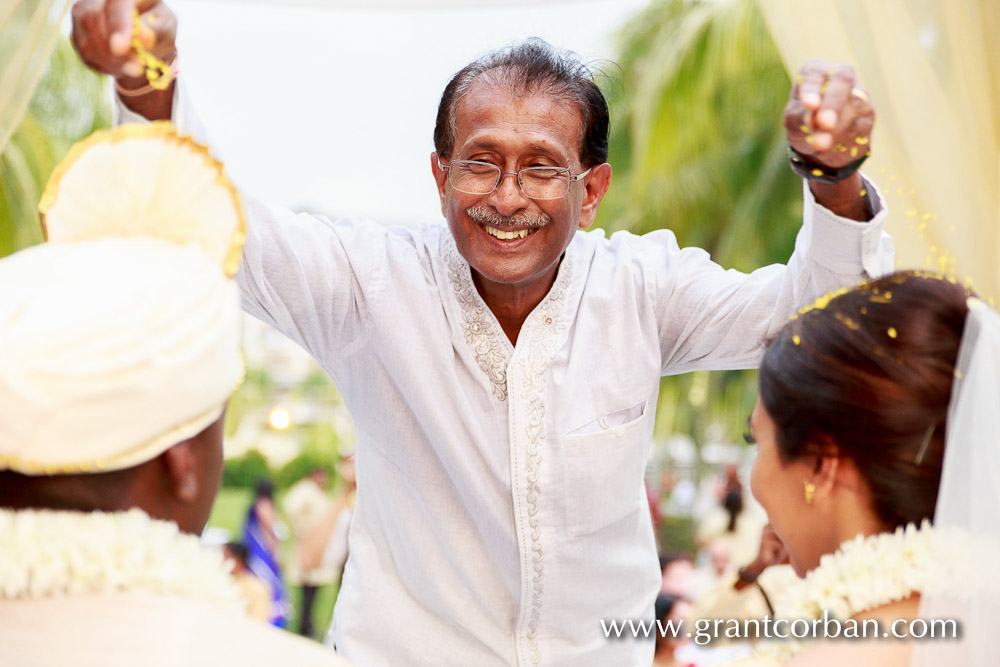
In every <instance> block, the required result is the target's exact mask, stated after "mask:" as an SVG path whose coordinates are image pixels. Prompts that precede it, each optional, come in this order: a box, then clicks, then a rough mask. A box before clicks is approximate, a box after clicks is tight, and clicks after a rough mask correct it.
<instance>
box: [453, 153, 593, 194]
mask: <svg viewBox="0 0 1000 667" xmlns="http://www.w3.org/2000/svg"><path fill="white" fill-rule="evenodd" d="M455 162H460V163H463V164H481V165H483V166H486V167H493V168H494V169H496V170H497V171H499V172H500V175H499V176H497V182H496V183H494V184H493V187H492V188H490V191H489V192H466V191H465V190H458V188H457V187H456V186H455V184H454V183H452V184H451V187H453V188H455V189H456V190H458V191H459V192H461V193H463V194H467V195H478V196H480V197H485V196H486V195H490V194H493V193H494V192H495V191H496V189H497V188H498V187H500V183H502V182H503V177H504V176H505V175H509V176H516V177H517V178H516V180H517V189H518V190H520V191H521V194H522V195H524V196H525V197H527V198H528V199H534V200H537V201H555V200H557V199H562V198H563V197H565V196H566V195H567V194H569V186H570V184H571V183H576V182H577V181H579V180H582V179H583V177H585V176H586V175H587V174H589V173H590V170H591V169H593V167H588V168H587V169H586V170H585V171H581V172H580V173H579V174H574V173H573V172H572V170H570V168H569V167H560V166H554V167H545V166H541V165H537V166H534V167H521V168H520V169H518V170H517V171H504V170H503V169H500V167H499V166H498V165H495V164H493V163H492V162H483V161H482V160H449V161H448V164H444V163H443V162H441V158H438V161H437V163H438V169H440V170H441V171H443V172H445V173H446V174H448V182H449V183H450V182H451V165H452V164H453V163H455ZM532 169H536V170H541V169H558V170H562V171H565V172H566V176H567V178H568V181H567V183H566V192H564V193H563V194H561V195H559V196H558V197H532V196H530V195H529V194H528V193H527V192H525V191H524V182H523V181H522V180H521V172H523V171H530V170H532Z"/></svg>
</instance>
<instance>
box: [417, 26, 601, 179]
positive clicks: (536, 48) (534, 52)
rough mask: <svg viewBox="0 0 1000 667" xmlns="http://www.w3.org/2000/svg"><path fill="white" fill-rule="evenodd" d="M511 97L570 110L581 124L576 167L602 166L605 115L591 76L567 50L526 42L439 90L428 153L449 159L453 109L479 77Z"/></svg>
mask: <svg viewBox="0 0 1000 667" xmlns="http://www.w3.org/2000/svg"><path fill="white" fill-rule="evenodd" d="M484 75H485V76H489V77H490V80H491V83H493V84H494V85H496V86H502V87H505V88H508V89H509V90H511V91H512V92H514V93H517V94H524V93H534V92H544V93H547V94H549V95H552V96H554V97H557V98H560V99H563V100H565V101H566V102H568V103H570V104H574V105H576V108H577V111H578V112H579V114H580V118H581V120H582V128H581V132H580V145H579V152H580V163H581V164H582V165H583V167H584V168H587V167H592V166H594V165H596V164H601V163H603V162H607V159H608V132H609V126H610V115H609V113H608V103H607V100H605V99H604V94H603V93H602V92H601V89H600V88H599V87H598V86H597V83H596V82H595V72H594V70H592V69H591V68H590V67H588V66H587V65H585V64H584V63H582V62H581V61H580V59H579V58H578V57H577V56H576V54H574V53H572V52H571V51H560V50H557V49H555V48H553V47H552V45H551V44H549V43H548V42H546V41H545V40H543V39H539V38H537V37H532V38H530V39H527V40H525V41H523V42H520V43H518V44H513V45H511V46H508V47H506V48H503V49H500V50H498V51H493V52H492V53H488V54H487V55H485V56H483V57H482V58H479V59H478V60H475V61H473V62H471V63H469V64H468V65H466V66H465V67H463V68H462V69H461V70H459V71H458V73H456V74H455V76H453V77H452V78H451V81H449V82H448V85H447V86H445V89H444V92H443V93H442V94H441V102H440V104H439V105H438V113H437V122H436V123H435V125H434V150H436V151H437V153H438V155H440V156H441V157H442V158H444V159H450V158H451V153H452V151H453V150H454V148H455V122H456V121H455V108H456V107H457V106H458V102H459V101H460V100H461V99H462V97H463V96H464V95H465V94H466V93H468V91H469V88H471V86H472V83H473V82H474V81H475V80H476V79H477V78H479V77H480V76H484Z"/></svg>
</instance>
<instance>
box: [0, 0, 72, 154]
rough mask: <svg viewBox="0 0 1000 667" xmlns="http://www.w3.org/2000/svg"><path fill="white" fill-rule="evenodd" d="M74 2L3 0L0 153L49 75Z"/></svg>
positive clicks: (0, 1) (0, 9)
mask: <svg viewBox="0 0 1000 667" xmlns="http://www.w3.org/2000/svg"><path fill="white" fill-rule="evenodd" d="M69 6H70V0H0V152H3V149H4V147H5V146H6V145H7V141H8V140H9V139H10V137H11V135H12V134H14V131H15V130H16V129H17V126H18V124H19V123H20V122H21V119H22V118H23V117H24V112H25V110H26V109H27V108H28V102H30V101H31V95H32V93H33V92H34V91H35V86H37V85H38V80H39V79H40V78H41V77H42V74H43V73H44V72H45V65H46V64H47V63H48V62H49V56H50V55H51V53H52V47H53V45H54V44H55V40H56V37H57V36H58V34H59V24H60V23H61V22H62V19H63V16H64V15H65V14H66V10H67V9H69Z"/></svg>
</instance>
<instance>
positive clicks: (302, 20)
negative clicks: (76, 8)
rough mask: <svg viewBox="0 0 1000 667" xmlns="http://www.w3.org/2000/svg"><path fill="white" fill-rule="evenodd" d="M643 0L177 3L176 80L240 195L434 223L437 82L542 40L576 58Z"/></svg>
mask: <svg viewBox="0 0 1000 667" xmlns="http://www.w3.org/2000/svg"><path fill="white" fill-rule="evenodd" d="M647 1H648V0H614V1H608V0H576V1H574V0H564V1H562V2H557V3H544V2H536V3H531V4H530V5H528V6H524V4H520V5H504V4H503V3H495V4H494V7H491V8H470V9H453V8H437V9H409V10H401V9H368V10H357V9H340V8H316V7H309V6H297V7H288V6H287V5H286V6H280V5H278V6H275V5H268V4H267V3H264V4H262V5H255V4H253V3H250V4H249V5H248V4H247V3H229V2H206V1H205V0H174V1H173V2H170V3H169V4H170V6H171V8H172V9H173V10H174V11H175V13H176V14H177V16H178V21H179V29H178V46H179V52H180V60H179V63H178V67H179V69H180V76H181V77H182V79H183V80H184V82H185V86H186V87H187V90H188V92H189V94H190V96H191V99H192V101H193V102H194V105H195V108H196V109H197V110H198V114H199V116H200V117H201V119H202V121H203V122H204V124H205V125H206V127H207V128H208V132H209V136H210V138H211V141H212V144H213V148H214V149H215V151H216V154H218V155H219V156H220V157H221V158H222V159H223V160H224V161H225V162H226V164H227V167H228V169H229V172H230V175H231V176H232V178H233V180H234V181H235V182H236V184H237V186H238V187H239V188H240V189H241V190H244V191H245V192H247V193H249V194H251V195H253V196H254V197H256V198H257V199H260V200H263V201H265V202H267V203H270V204H278V205H282V206H286V207H289V208H293V209H295V210H306V211H314V212H320V213H324V214H327V215H332V216H338V217H339V216H355V217H363V218H369V219H374V220H378V221H380V222H385V223H401V224H415V223H418V222H434V221H439V220H441V212H440V206H439V202H438V198H437V195H436V191H435V189H434V183H433V180H432V177H431V167H430V164H431V162H430V157H429V156H430V153H431V151H432V150H433V144H432V132H433V127H434V118H435V115H436V112H437V103H438V99H439V97H440V94H441V91H442V90H443V89H444V86H445V84H446V83H447V82H448V80H449V79H450V77H451V75H452V74H454V72H456V71H457V70H458V69H460V68H461V67H462V66H464V65H465V64H466V63H468V62H469V61H470V60H472V59H474V58H476V57H478V56H479V55H482V54H483V53H485V52H487V51H489V50H491V49H493V48H497V47H501V46H504V45H506V44H508V43H510V42H512V41H516V40H519V39H523V38H526V37H530V36H538V37H542V38H543V39H546V40H548V41H549V42H551V43H552V44H554V45H556V46H559V47H562V48H568V49H571V50H573V51H575V52H577V53H578V54H579V55H580V56H581V57H582V58H583V59H584V60H585V61H592V60H600V59H610V60H613V59H614V56H615V50H614V33H615V32H616V31H617V30H618V29H619V28H620V27H621V26H622V25H623V24H624V23H625V22H626V21H627V20H628V19H629V18H630V17H631V16H633V15H634V14H635V13H636V12H637V11H638V10H639V9H641V8H642V7H644V6H645V5H646V4H647Z"/></svg>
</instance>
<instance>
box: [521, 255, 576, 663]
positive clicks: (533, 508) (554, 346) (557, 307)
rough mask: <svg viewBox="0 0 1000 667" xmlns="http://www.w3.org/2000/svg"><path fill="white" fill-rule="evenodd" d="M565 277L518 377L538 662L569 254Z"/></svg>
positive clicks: (534, 327) (537, 319) (536, 320)
mask: <svg viewBox="0 0 1000 667" xmlns="http://www.w3.org/2000/svg"><path fill="white" fill-rule="evenodd" d="M560 269H561V271H560V272H561V275H560V276H559V278H558V279H557V281H556V284H555V285H554V286H553V287H552V290H550V291H549V294H548V296H546V297H545V299H544V300H543V301H542V303H541V304H540V305H539V307H538V308H537V309H536V310H535V311H534V312H533V313H532V314H531V315H530V316H529V321H530V326H529V327H526V329H527V332H528V334H529V338H528V340H527V341H525V342H526V343H527V344H528V350H529V353H528V354H527V355H526V356H525V357H523V358H522V359H521V361H520V368H519V370H520V375H521V378H522V381H523V385H522V386H521V392H520V398H521V399H522V400H523V401H524V403H525V405H527V407H528V424H527V426H526V433H525V435H526V436H527V447H526V451H525V454H526V457H525V476H526V479H527V483H528V485H527V488H526V490H525V500H526V502H527V512H528V526H529V528H530V529H531V554H532V556H531V568H532V571H533V572H534V574H533V576H532V582H531V587H532V592H531V611H530V612H529V616H528V632H527V638H528V648H529V651H530V654H531V655H530V657H531V662H532V664H534V665H537V664H539V663H540V662H541V652H540V651H539V648H538V626H539V624H540V622H541V616H542V595H543V593H544V588H545V587H544V583H543V579H544V576H545V551H544V550H543V548H542V531H541V522H540V520H539V518H538V496H539V494H540V493H541V489H540V488H539V486H538V479H539V472H540V470H541V465H542V450H543V448H544V445H545V402H544V400H543V395H544V390H545V377H546V371H547V370H548V367H549V365H550V364H551V363H552V360H553V359H555V356H556V354H557V353H558V352H559V348H560V347H561V343H562V341H563V340H564V339H565V337H564V335H563V334H564V333H565V331H566V328H567V327H566V323H565V322H564V321H563V320H562V318H561V315H562V313H563V309H564V306H565V304H566V297H567V294H568V291H569V284H570V276H571V274H572V264H571V261H570V259H569V255H568V254H567V255H566V256H565V257H564V258H563V263H562V266H561V267H560Z"/></svg>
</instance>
